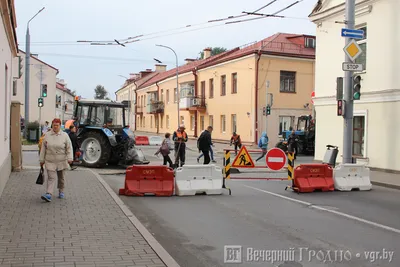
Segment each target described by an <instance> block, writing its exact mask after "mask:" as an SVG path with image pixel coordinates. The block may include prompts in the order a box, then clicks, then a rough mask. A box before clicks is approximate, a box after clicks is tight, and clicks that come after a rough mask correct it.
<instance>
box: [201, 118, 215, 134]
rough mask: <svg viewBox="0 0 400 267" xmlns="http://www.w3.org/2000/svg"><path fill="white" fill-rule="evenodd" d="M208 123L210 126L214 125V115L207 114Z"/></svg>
mask: <svg viewBox="0 0 400 267" xmlns="http://www.w3.org/2000/svg"><path fill="white" fill-rule="evenodd" d="M208 125H209V126H211V127H214V116H213V115H210V116H208ZM203 130H204V129H203Z"/></svg>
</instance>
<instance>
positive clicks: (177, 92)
mask: <svg viewBox="0 0 400 267" xmlns="http://www.w3.org/2000/svg"><path fill="white" fill-rule="evenodd" d="M156 46H159V47H164V48H167V49H169V50H171V51H172V52H174V54H175V59H176V95H177V102H178V128H179V119H180V115H179V101H180V96H179V83H178V75H179V71H178V56H177V55H176V52H175V50H174V49H172V48H171V47H169V46H165V45H156Z"/></svg>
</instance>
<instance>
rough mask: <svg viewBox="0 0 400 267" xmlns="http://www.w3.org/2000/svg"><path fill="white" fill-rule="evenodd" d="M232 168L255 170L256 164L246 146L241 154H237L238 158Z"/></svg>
mask: <svg viewBox="0 0 400 267" xmlns="http://www.w3.org/2000/svg"><path fill="white" fill-rule="evenodd" d="M232 167H237V168H254V162H253V160H252V159H251V157H250V154H249V152H248V151H247V149H246V147H245V146H242V148H241V149H240V151H239V154H237V156H236V158H235V159H234V160H233V162H232Z"/></svg>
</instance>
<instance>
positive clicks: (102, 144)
mask: <svg viewBox="0 0 400 267" xmlns="http://www.w3.org/2000/svg"><path fill="white" fill-rule="evenodd" d="M74 109H75V110H74V117H73V120H72V121H70V123H73V124H74V125H75V126H76V127H77V135H78V141H79V143H80V148H81V151H82V152H83V153H82V156H81V159H80V160H81V162H82V164H83V165H84V166H86V167H90V168H103V167H105V166H106V165H121V166H123V167H126V166H131V165H139V164H149V163H150V162H149V161H148V160H146V158H145V156H144V154H143V152H142V151H141V150H139V149H137V148H136V147H135V135H134V133H133V132H132V131H131V130H130V128H129V125H128V124H127V121H126V119H125V116H126V114H127V113H128V112H129V109H128V101H123V102H117V101H112V100H97V99H94V100H90V99H82V100H80V99H78V98H76V99H75V107H74ZM66 128H67V127H66ZM66 131H69V129H66Z"/></svg>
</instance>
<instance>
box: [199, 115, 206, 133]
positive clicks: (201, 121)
mask: <svg viewBox="0 0 400 267" xmlns="http://www.w3.org/2000/svg"><path fill="white" fill-rule="evenodd" d="M204 128H205V126H204V116H200V130H201V131H203V130H204Z"/></svg>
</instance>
